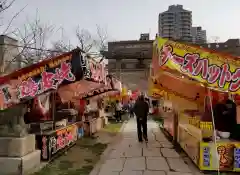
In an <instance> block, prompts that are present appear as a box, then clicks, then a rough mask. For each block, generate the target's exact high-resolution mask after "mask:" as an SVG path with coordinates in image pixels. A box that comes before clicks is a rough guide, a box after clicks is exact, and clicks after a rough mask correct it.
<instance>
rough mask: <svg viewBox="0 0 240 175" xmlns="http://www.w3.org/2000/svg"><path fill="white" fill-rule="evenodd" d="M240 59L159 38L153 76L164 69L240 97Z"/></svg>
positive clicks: (153, 62)
mask: <svg viewBox="0 0 240 175" xmlns="http://www.w3.org/2000/svg"><path fill="white" fill-rule="evenodd" d="M239 67H240V60H239V59H238V58H235V57H231V56H226V55H222V54H219V53H216V52H213V51H209V50H206V49H202V48H198V47H194V46H190V45H187V44H183V43H178V42H173V41H170V40H168V39H163V38H157V39H156V41H155V42H154V51H153V60H152V74H153V75H154V74H155V75H156V74H157V73H158V70H159V69H160V68H167V69H170V70H175V71H178V72H180V73H182V74H185V75H188V76H189V77H191V78H193V79H195V80H197V81H199V82H201V83H205V84H208V86H210V87H213V88H217V89H221V90H225V91H229V92H231V93H236V94H240V68H239Z"/></svg>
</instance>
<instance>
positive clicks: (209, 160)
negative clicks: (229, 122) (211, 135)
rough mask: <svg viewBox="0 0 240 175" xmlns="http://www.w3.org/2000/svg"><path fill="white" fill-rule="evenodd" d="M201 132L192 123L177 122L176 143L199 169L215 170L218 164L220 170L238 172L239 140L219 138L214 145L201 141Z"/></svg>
mask: <svg viewBox="0 0 240 175" xmlns="http://www.w3.org/2000/svg"><path fill="white" fill-rule="evenodd" d="M201 132H202V131H201V129H199V128H197V127H195V126H193V125H190V124H179V133H178V143H179V144H180V146H181V148H182V149H183V150H184V151H185V152H186V153H187V154H188V156H189V158H191V159H192V161H193V162H194V163H195V164H196V165H197V166H198V167H199V169H200V170H203V171H216V170H217V169H218V166H219V169H220V171H232V172H240V142H237V141H234V140H229V139H221V140H218V141H217V146H215V144H214V142H203V141H202V133H201ZM217 153H218V155H219V161H218V156H217ZM218 162H219V163H218Z"/></svg>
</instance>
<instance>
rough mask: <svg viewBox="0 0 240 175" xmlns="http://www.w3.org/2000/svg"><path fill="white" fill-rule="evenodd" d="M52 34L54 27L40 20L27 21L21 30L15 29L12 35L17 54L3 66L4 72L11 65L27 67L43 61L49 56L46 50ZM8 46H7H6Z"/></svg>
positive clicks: (7, 48)
mask: <svg viewBox="0 0 240 175" xmlns="http://www.w3.org/2000/svg"><path fill="white" fill-rule="evenodd" d="M53 32H54V26H51V25H47V24H44V23H41V21H40V19H39V18H38V17H37V18H36V19H34V20H32V21H29V20H27V23H26V24H24V26H23V28H21V29H20V28H17V29H16V30H15V31H14V32H13V35H14V36H15V38H17V39H18V45H19V46H16V45H15V48H16V47H18V50H19V52H18V54H17V55H16V53H12V54H15V55H12V59H11V60H8V62H7V64H5V68H4V69H5V70H8V69H9V67H10V66H11V65H12V64H13V63H19V64H21V66H28V65H31V64H33V63H35V62H38V61H40V60H42V59H45V58H46V57H48V56H49V55H51V54H50V52H51V51H50V50H49V49H47V42H48V38H50V37H51V35H52V34H53ZM8 46H9V45H8ZM5 52H9V47H6V49H5Z"/></svg>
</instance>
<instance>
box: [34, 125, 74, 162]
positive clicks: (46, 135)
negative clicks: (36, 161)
mask: <svg viewBox="0 0 240 175" xmlns="http://www.w3.org/2000/svg"><path fill="white" fill-rule="evenodd" d="M35 134H36V141H37V147H38V149H40V150H41V159H42V160H43V161H49V160H51V159H52V158H53V157H54V156H55V155H56V154H57V153H58V152H60V151H61V150H64V149H65V148H69V147H71V146H72V145H74V144H75V143H76V141H77V139H78V125H77V123H73V124H70V125H68V126H65V127H61V128H59V129H56V130H51V131H43V132H42V133H35Z"/></svg>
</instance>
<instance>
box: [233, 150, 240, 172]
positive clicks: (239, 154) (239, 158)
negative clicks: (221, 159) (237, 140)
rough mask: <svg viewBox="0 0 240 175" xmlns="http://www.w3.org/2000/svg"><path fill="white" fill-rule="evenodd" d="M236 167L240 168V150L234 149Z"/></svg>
mask: <svg viewBox="0 0 240 175" xmlns="http://www.w3.org/2000/svg"><path fill="white" fill-rule="evenodd" d="M234 167H235V168H240V148H235V149H234Z"/></svg>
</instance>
